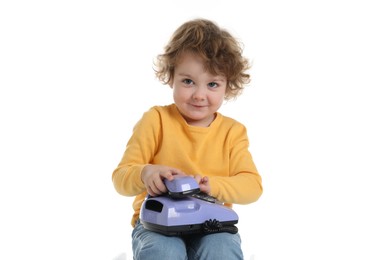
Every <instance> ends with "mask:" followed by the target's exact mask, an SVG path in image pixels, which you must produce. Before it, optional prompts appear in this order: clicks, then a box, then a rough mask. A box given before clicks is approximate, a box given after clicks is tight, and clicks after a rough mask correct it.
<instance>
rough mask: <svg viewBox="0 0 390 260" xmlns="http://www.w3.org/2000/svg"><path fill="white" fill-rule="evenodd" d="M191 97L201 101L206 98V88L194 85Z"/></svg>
mask: <svg viewBox="0 0 390 260" xmlns="http://www.w3.org/2000/svg"><path fill="white" fill-rule="evenodd" d="M192 98H193V99H194V100H197V101H202V100H205V99H206V89H205V88H203V87H196V88H195V90H194V93H193V94H192Z"/></svg>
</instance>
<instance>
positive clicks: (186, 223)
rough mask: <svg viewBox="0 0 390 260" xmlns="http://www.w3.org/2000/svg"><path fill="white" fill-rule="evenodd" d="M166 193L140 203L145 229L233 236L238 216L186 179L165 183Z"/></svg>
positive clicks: (166, 232) (176, 234) (178, 178)
mask: <svg viewBox="0 0 390 260" xmlns="http://www.w3.org/2000/svg"><path fill="white" fill-rule="evenodd" d="M165 185H166V187H167V189H168V193H167V194H164V195H162V196H158V197H151V196H147V198H146V199H145V201H144V202H143V204H142V207H141V212H140V221H141V223H142V224H143V226H144V227H145V228H146V229H149V230H151V231H155V232H158V233H162V234H164V235H167V236H180V235H188V234H196V233H198V234H199V233H203V234H208V233H216V232H229V233H232V234H235V233H237V231H238V229H237V227H236V226H235V224H237V223H238V215H237V214H236V212H234V211H233V210H232V209H230V208H228V207H225V206H223V205H222V203H220V202H219V201H218V200H216V199H215V198H214V197H211V196H209V195H207V194H204V193H201V192H200V189H199V185H198V183H197V182H196V181H195V179H194V178H193V177H190V176H175V178H174V179H173V180H172V181H168V180H165Z"/></svg>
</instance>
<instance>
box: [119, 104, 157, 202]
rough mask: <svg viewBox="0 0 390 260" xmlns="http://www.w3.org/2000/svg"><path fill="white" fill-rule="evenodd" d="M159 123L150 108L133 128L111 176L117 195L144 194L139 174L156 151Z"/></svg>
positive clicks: (155, 113) (154, 112) (155, 111)
mask: <svg viewBox="0 0 390 260" xmlns="http://www.w3.org/2000/svg"><path fill="white" fill-rule="evenodd" d="M159 122H160V116H159V113H158V112H157V110H156V109H153V108H152V109H150V110H149V111H147V112H145V113H144V115H143V117H142V118H141V120H139V121H138V123H137V124H136V125H135V126H134V129H133V134H132V136H131V138H130V140H129V141H128V143H127V146H126V150H125V152H124V154H123V156H122V159H121V161H120V163H119V165H118V167H117V168H116V169H115V170H114V172H113V174H112V181H113V184H114V187H115V189H116V191H117V192H118V193H119V194H121V195H124V196H135V195H138V194H140V193H142V192H145V190H146V189H145V186H144V184H143V182H142V180H141V172H142V169H143V167H145V165H147V164H149V163H150V161H151V160H152V158H153V156H154V154H155V152H156V150H157V146H158V143H159V142H158V139H159V138H160V134H159V133H160V125H161V124H160V123H159Z"/></svg>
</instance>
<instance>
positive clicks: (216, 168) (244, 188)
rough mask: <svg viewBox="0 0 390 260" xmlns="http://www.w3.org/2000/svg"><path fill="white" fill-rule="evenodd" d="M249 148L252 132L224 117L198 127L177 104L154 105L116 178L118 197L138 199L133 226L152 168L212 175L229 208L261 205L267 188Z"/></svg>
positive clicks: (212, 184) (137, 128)
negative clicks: (148, 169) (145, 171)
mask: <svg viewBox="0 0 390 260" xmlns="http://www.w3.org/2000/svg"><path fill="white" fill-rule="evenodd" d="M248 146H249V142H248V137H247V133H246V128H245V127H244V126H243V125H242V124H240V123H239V122H237V121H235V120H233V119H231V118H229V117H225V116H223V115H221V114H220V113H217V116H216V118H215V120H214V121H213V122H212V124H211V125H210V126H209V127H196V126H191V125H188V124H187V123H186V121H185V120H184V118H183V117H182V116H181V114H180V113H179V111H178V109H177V107H176V105H174V104H171V105H169V106H155V107H152V108H151V109H150V110H149V111H147V112H145V113H144V115H143V117H142V118H141V120H140V121H139V122H138V123H137V124H136V125H135V127H134V129H133V135H132V136H131V138H130V140H129V142H128V143H127V147H126V150H125V152H124V154H123V157H122V160H121V161H120V163H119V165H118V167H117V168H116V169H115V170H114V172H113V174H112V180H113V183H114V187H115V189H116V190H117V191H118V193H120V194H122V195H124V196H136V197H135V199H134V203H133V208H134V215H133V218H132V221H131V223H132V225H133V226H134V225H135V222H136V220H137V219H138V217H139V212H140V208H141V205H142V202H143V201H144V199H145V196H146V189H145V186H144V184H143V182H142V181H141V171H142V169H143V167H144V166H145V165H146V164H161V165H167V166H171V167H174V168H177V169H180V170H182V171H184V172H185V173H187V174H191V175H193V174H200V175H202V176H208V177H209V182H210V187H211V193H210V195H212V196H214V197H216V198H217V199H219V200H220V201H223V202H225V205H226V206H229V207H231V206H232V204H233V203H236V204H248V203H252V202H255V201H256V200H257V199H258V198H259V197H260V195H261V194H262V192H263V188H262V184H261V177H260V175H259V173H258V172H257V169H256V166H255V164H254V162H253V160H252V156H251V154H250V152H249V150H248Z"/></svg>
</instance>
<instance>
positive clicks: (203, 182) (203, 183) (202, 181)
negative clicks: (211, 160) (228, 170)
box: [194, 174, 211, 194]
mask: <svg viewBox="0 0 390 260" xmlns="http://www.w3.org/2000/svg"><path fill="white" fill-rule="evenodd" d="M194 178H195V180H196V182H197V183H198V184H199V188H200V191H201V192H204V193H206V194H210V191H211V187H210V182H209V178H208V177H207V176H204V177H202V176H200V175H199V174H197V175H195V176H194Z"/></svg>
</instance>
